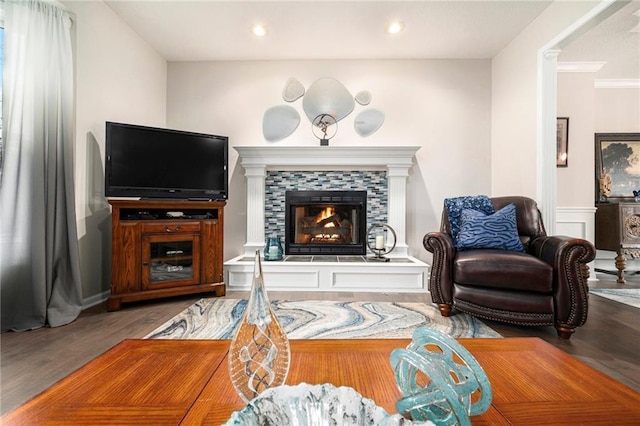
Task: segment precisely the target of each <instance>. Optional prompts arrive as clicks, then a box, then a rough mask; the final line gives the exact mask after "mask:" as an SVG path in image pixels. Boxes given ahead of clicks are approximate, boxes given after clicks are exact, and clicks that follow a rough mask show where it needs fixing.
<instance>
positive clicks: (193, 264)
mask: <svg viewBox="0 0 640 426" xmlns="http://www.w3.org/2000/svg"><path fill="white" fill-rule="evenodd" d="M199 253H200V237H199V236H198V235H193V234H175V235H143V236H142V286H143V288H144V289H145V290H149V289H153V288H163V287H174V286H176V285H191V284H197V283H199V282H200V256H199Z"/></svg>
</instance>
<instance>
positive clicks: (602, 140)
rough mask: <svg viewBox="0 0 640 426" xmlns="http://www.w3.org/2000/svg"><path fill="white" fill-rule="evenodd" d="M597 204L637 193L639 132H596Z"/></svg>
mask: <svg viewBox="0 0 640 426" xmlns="http://www.w3.org/2000/svg"><path fill="white" fill-rule="evenodd" d="M595 142H596V152H595V154H596V155H595V158H596V167H595V179H596V185H595V188H596V202H597V201H606V200H607V199H608V198H633V197H634V194H633V191H639V190H640V133H596V134H595Z"/></svg>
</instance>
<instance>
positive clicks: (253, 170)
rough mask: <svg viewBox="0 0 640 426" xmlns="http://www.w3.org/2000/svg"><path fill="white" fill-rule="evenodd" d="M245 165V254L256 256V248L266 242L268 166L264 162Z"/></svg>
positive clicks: (261, 246) (260, 247)
mask: <svg viewBox="0 0 640 426" xmlns="http://www.w3.org/2000/svg"><path fill="white" fill-rule="evenodd" d="M243 166H244V175H245V177H246V178H247V238H246V243H245V245H244V253H245V256H254V255H255V253H256V250H262V249H263V248H264V244H265V239H264V229H265V224H264V202H265V177H266V175H267V173H266V170H267V167H266V165H264V164H258V165H243Z"/></svg>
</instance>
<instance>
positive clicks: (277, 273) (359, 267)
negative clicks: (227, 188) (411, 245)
mask: <svg viewBox="0 0 640 426" xmlns="http://www.w3.org/2000/svg"><path fill="white" fill-rule="evenodd" d="M234 149H235V150H236V151H237V152H238V154H239V156H240V164H241V165H242V167H243V168H244V174H245V178H246V180H247V236H246V241H245V245H244V250H245V251H244V254H243V255H241V256H239V257H237V258H235V259H231V260H229V261H227V262H225V264H224V265H225V272H226V275H227V276H226V283H227V287H228V288H229V289H230V290H247V289H249V288H250V286H251V280H250V277H251V276H252V272H253V266H252V262H247V259H251V258H252V257H253V256H254V255H255V252H256V250H262V249H263V248H264V245H265V240H264V234H265V214H264V211H265V192H266V191H265V177H266V172H267V170H285V169H290V170H291V169H293V170H349V169H350V170H376V169H384V170H386V172H387V187H388V197H387V198H388V205H387V218H388V219H387V220H388V224H389V225H390V226H391V227H392V228H393V229H394V230H395V231H396V248H395V250H394V251H393V253H392V255H393V257H395V258H396V259H397V260H398V261H397V262H390V263H384V264H371V263H366V264H353V263H340V262H335V263H332V262H329V263H326V262H323V263H310V264H305V263H297V262H293V263H289V262H285V263H278V262H276V263H273V264H269V265H268V266H267V265H265V263H267V262H265V263H263V268H264V269H265V274H266V273H267V272H269V273H270V275H271V278H272V280H273V282H272V285H274V286H275V287H277V288H279V289H282V290H285V289H286V290H293V291H296V290H298V291H311V290H316V291H376V290H377V291H403V292H404V291H414V292H420V291H424V289H425V284H426V276H427V272H428V265H427V264H426V263H423V262H421V261H420V260H418V259H415V258H412V257H410V256H408V246H407V244H406V216H407V214H406V206H407V199H406V197H407V195H406V193H407V190H406V187H407V177H408V176H409V169H410V168H411V167H413V164H414V157H415V154H416V152H417V151H418V150H419V149H420V147H419V146H304V147H299V146H234ZM267 286H269V284H267Z"/></svg>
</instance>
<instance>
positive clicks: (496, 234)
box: [456, 204, 524, 252]
mask: <svg viewBox="0 0 640 426" xmlns="http://www.w3.org/2000/svg"><path fill="white" fill-rule="evenodd" d="M456 248H457V249H458V250H468V249H479V248H494V249H502V250H512V251H520V252H524V247H523V246H522V243H521V242H520V238H519V237H518V225H517V223H516V206H515V205H513V204H507V205H506V206H504V207H503V208H501V209H500V210H498V211H497V212H495V213H494V214H490V215H486V214H484V213H482V212H479V211H477V210H471V209H464V210H462V213H461V215H460V233H459V234H458V238H457V240H456Z"/></svg>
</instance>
